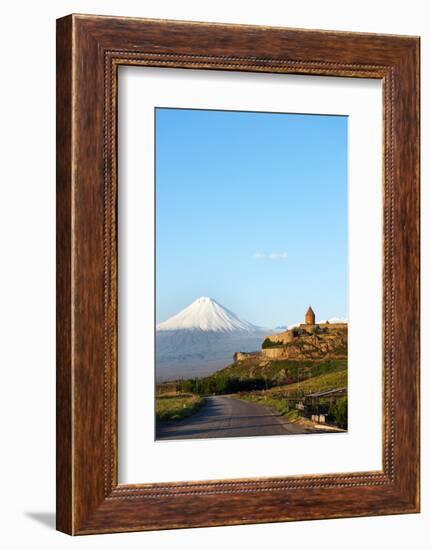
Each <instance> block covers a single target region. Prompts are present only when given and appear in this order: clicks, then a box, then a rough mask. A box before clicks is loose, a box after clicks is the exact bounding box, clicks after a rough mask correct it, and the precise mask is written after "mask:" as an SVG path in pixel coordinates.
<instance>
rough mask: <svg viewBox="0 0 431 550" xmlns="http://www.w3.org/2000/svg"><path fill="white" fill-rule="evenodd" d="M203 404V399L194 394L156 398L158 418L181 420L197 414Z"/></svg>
mask: <svg viewBox="0 0 431 550" xmlns="http://www.w3.org/2000/svg"><path fill="white" fill-rule="evenodd" d="M203 403H204V398H203V397H199V396H198V395H192V394H186V395H175V396H163V397H156V418H157V420H181V419H183V418H187V417H188V416H191V415H192V414H194V413H195V412H197V411H198V410H199V409H200V408H201V407H202V405H203Z"/></svg>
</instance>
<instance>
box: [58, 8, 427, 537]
mask: <svg viewBox="0 0 431 550" xmlns="http://www.w3.org/2000/svg"><path fill="white" fill-rule="evenodd" d="M418 101H419V39H418V38H417V37H408V36H388V35H376V34H358V33H343V32H333V31H307V30H297V29H288V28H269V27H255V26H242V25H224V24H212V23H211V24H209V23H192V22H181V21H157V20H147V19H131V18H116V17H99V16H90V15H70V16H67V17H64V18H62V19H59V20H58V22H57V528H58V529H59V530H61V531H63V532H66V533H69V534H91V533H104V532H119V531H138V530H149V529H168V528H178V527H198V526H210V525H228V524H230V525H232V524H243V523H262V522H274V521H291V520H304V519H319V518H337V517H348V516H365V515H379V514H381V515H383V514H398V513H414V512H418V511H419V436H418V429H419V107H418V105H419V103H418Z"/></svg>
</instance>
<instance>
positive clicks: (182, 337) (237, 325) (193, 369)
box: [156, 297, 267, 381]
mask: <svg viewBox="0 0 431 550" xmlns="http://www.w3.org/2000/svg"><path fill="white" fill-rule="evenodd" d="M266 333H267V331H265V330H264V329H262V328H260V327H257V326H255V325H253V324H251V323H249V322H248V321H245V320H243V319H240V318H239V317H238V316H237V315H236V314H235V313H233V312H232V311H230V310H229V309H227V308H225V307H224V306H222V305H221V304H219V303H218V302H216V301H215V300H213V299H212V298H208V297H201V298H198V299H197V300H195V301H194V302H193V303H192V304H190V305H189V306H187V307H186V308H185V309H183V310H181V311H180V312H179V313H177V314H176V315H174V316H172V317H170V318H169V319H167V320H166V321H163V322H162V323H159V324H158V325H157V326H156V379H157V380H158V381H161V380H172V379H175V378H191V377H194V376H203V375H207V374H210V373H211V372H214V371H216V370H218V369H220V368H223V367H224V366H226V365H228V364H229V363H231V362H232V356H233V354H234V353H235V352H237V351H255V350H258V349H260V347H261V344H262V338H263V336H264V335H265V334H266Z"/></svg>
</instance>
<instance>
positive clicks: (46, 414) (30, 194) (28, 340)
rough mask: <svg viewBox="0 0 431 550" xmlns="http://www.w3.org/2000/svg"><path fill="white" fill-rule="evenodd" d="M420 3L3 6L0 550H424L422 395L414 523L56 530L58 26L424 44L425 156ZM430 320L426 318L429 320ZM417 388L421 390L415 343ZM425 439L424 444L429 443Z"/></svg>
mask: <svg viewBox="0 0 431 550" xmlns="http://www.w3.org/2000/svg"><path fill="white" fill-rule="evenodd" d="M427 4H428V2H425V1H420V0H410V1H409V2H408V3H406V2H405V1H404V2H401V1H399V0H392V1H391V0H383V1H381V2H376V1H375V0H373V1H371V0H362V1H361V2H346V0H326V1H325V2H322V1H321V0H301V1H300V2H298V1H295V2H288V1H286V0H284V1H280V2H277V1H275V0H266V1H265V2H262V3H261V2H259V3H258V2H251V1H250V0H239V1H237V2H232V1H231V0H218V1H217V2H211V3H209V2H202V0H182V1H180V2H179V1H175V0H157V1H156V0H152V1H151V0H148V1H146V2H142V1H141V2H139V1H138V0H103V2H102V1H96V0H88V1H83V0H76V1H69V0H56V1H53V0H52V1H47V0H45V1H44V2H42V3H41V2H24V1H20V0H15V1H13V2H12V1H9V2H7V3H4V4H3V5H2V28H1V32H0V36H1V41H2V49H1V51H2V83H1V88H0V94H1V101H0V128H1V130H2V132H1V135H2V137H1V139H2V143H1V152H2V163H1V179H0V181H1V190H2V197H1V200H0V224H1V231H0V235H1V241H0V243H1V252H2V254H1V271H0V277H1V284H0V323H1V326H0V334H1V351H2V360H1V368H2V372H3V373H5V374H6V379H3V384H1V386H0V388H1V395H0V407H1V411H0V413H1V416H0V418H1V424H0V425H1V436H2V438H1V448H2V453H1V458H0V462H1V476H2V480H1V493H0V508H1V510H0V518H1V524H2V529H1V535H0V538H1V541H2V543H3V546H4V547H5V548H15V547H24V545H25V544H27V547H37V548H39V547H40V548H46V549H50V548H55V549H56V550H57V549H61V548H64V547H66V546H67V547H69V546H71V545H74V547H79V548H90V547H91V548H102V546H103V548H105V549H106V548H114V547H118V545H120V546H121V548H138V547H139V548H140V547H142V546H143V545H146V547H147V548H151V549H157V548H168V547H169V548H171V547H175V546H176V545H181V546H183V545H187V548H189V549H194V548H196V549H197V548H202V547H205V548H219V547H223V546H226V547H229V548H232V547H235V545H241V546H243V547H244V546H247V547H248V548H262V547H263V546H265V545H268V544H270V545H276V546H280V545H281V547H287V546H297V547H298V546H300V547H301V548H304V549H308V548H315V547H319V548H331V549H338V548H343V549H345V548H349V550H350V549H352V550H353V549H356V548H358V549H359V548H363V547H364V545H365V546H373V547H374V546H375V547H378V546H384V547H388V548H391V549H393V550H396V549H404V548H406V547H410V546H413V547H418V548H423V547H425V544H423V543H421V540H420V539H421V537H422V538H424V537H425V532H426V526H427V523H428V529H429V524H430V521H431V502H430V489H431V481H430V468H429V467H427V464H429V463H430V459H431V455H430V437H429V434H430V433H431V430H430V424H429V420H428V419H429V418H430V416H431V410H430V407H431V400H430V399H429V396H427V394H426V392H424V394H425V395H424V400H423V401H424V405H423V422H422V423H423V434H424V436H423V439H422V451H423V464H424V465H425V467H424V468H423V476H422V486H423V488H422V493H423V496H422V509H423V512H422V514H420V515H414V516H393V517H385V518H361V519H345V520H332V521H319V522H301V523H290V524H274V525H259V526H244V527H224V528H213V529H197V530H189V531H169V532H168V531H167V532H158V533H157V532H156V533H137V534H136V533H135V534H123V535H103V536H94V537H84V538H79V539H72V538H70V537H67V536H65V535H62V534H60V533H56V532H55V531H54V530H53V527H52V526H53V523H54V516H53V513H54V443H55V441H54V381H55V374H54V322H55V310H54V282H55V277H54V243H55V233H54V231H55V223H54V222H55V217H54V204H55V203H54V189H55V181H54V179H55V170H54V161H55V133H54V130H55V127H54V123H55V103H54V89H55V88H54V82H55V62H54V60H55V19H56V17H60V16H62V15H65V14H67V13H70V12H75V13H98V14H100V13H102V14H111V15H129V16H142V17H158V18H172V19H191V20H198V21H199V20H200V21H221V22H232V23H252V24H262V25H284V26H291V27H304V28H311V29H312V28H322V29H339V30H351V31H370V32H382V33H402V34H415V35H421V37H422V98H424V101H422V150H423V151H429V150H430V149H431V119H430V104H429V101H428V102H427V101H425V99H426V98H429V97H431V82H430V77H431V71H430V67H431V30H430V26H429V16H428V13H427ZM422 162H423V166H422V188H423V193H422V208H423V212H422V242H423V260H422V271H423V272H422V281H423V283H422V294H423V314H422V327H423V334H425V335H426V334H429V333H430V330H431V322H430V321H431V320H430V313H429V311H430V310H431V299H430V298H431V295H430V291H431V286H430V281H431V272H430V271H431V263H430V260H431V257H430V250H431V242H430V241H431V222H430V219H431V190H430V166H429V162H428V158H427V156H425V155H423V160H422ZM427 310H428V311H427ZM422 352H423V359H422V365H423V369H422V386H423V388H425V389H426V388H429V387H430V382H431V376H430V364H431V361H430V359H431V346H430V338H423V346H422ZM425 436H426V437H425Z"/></svg>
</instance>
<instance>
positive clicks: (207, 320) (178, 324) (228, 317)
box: [156, 296, 259, 332]
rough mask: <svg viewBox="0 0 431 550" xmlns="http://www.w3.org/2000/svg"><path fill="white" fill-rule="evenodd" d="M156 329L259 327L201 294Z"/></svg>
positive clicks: (226, 330)
mask: <svg viewBox="0 0 431 550" xmlns="http://www.w3.org/2000/svg"><path fill="white" fill-rule="evenodd" d="M156 330H157V331H167V330H201V331H205V332H233V331H242V332H244V331H245V332H254V331H256V330H259V327H256V326H255V325H252V324H251V323H249V322H248V321H244V320H243V319H240V318H239V317H238V316H237V315H236V314H235V313H233V312H232V311H230V310H229V309H227V308H225V307H224V306H222V305H221V304H219V303H218V302H216V300H214V299H213V298H210V297H209V296H201V297H200V298H197V300H195V301H194V302H193V303H191V304H190V305H189V306H187V307H186V308H185V309H183V310H181V311H180V312H179V313H177V314H176V315H173V316H172V317H170V318H169V319H167V320H166V321H163V322H162V323H159V324H158V325H157V326H156Z"/></svg>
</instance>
